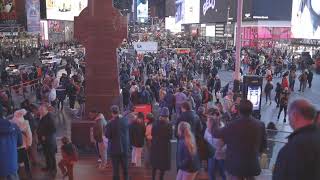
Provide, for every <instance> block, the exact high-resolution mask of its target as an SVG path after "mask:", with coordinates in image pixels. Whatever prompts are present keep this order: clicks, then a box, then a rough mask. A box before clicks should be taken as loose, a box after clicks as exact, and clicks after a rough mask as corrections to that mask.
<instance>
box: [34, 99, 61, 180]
mask: <svg viewBox="0 0 320 180" xmlns="http://www.w3.org/2000/svg"><path fill="white" fill-rule="evenodd" d="M39 114H40V122H39V126H38V130H37V134H38V138H39V142H40V144H41V145H42V147H43V153H44V156H45V161H46V167H45V168H42V170H43V171H46V172H49V173H50V175H52V176H53V177H55V176H56V173H57V164H56V153H57V142H56V130H57V129H56V125H55V123H54V119H53V115H52V114H51V113H50V112H49V105H48V104H42V105H41V106H40V107H39Z"/></svg>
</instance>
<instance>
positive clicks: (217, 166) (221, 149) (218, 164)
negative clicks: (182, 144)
mask: <svg viewBox="0 0 320 180" xmlns="http://www.w3.org/2000/svg"><path fill="white" fill-rule="evenodd" d="M223 127H224V124H223V123H222V122H221V114H220V111H219V110H218V109H216V108H210V109H209V110H208V114H207V129H206V131H205V135H204V138H205V139H206V141H207V142H208V143H209V144H210V146H212V148H213V149H214V150H215V152H214V154H213V155H212V156H211V157H209V160H208V174H209V179H210V180H215V179H216V172H217V171H218V172H219V174H220V177H221V178H222V180H226V174H225V167H224V164H225V158H226V146H225V144H224V142H223V140H222V139H218V138H214V137H213V136H212V134H213V130H214V129H219V128H223Z"/></svg>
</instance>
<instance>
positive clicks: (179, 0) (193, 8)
mask: <svg viewBox="0 0 320 180" xmlns="http://www.w3.org/2000/svg"><path fill="white" fill-rule="evenodd" d="M175 18H176V23H177V24H179V23H180V24H196V23H199V22H200V0H176V14H175Z"/></svg>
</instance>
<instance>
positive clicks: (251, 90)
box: [247, 86, 262, 110]
mask: <svg viewBox="0 0 320 180" xmlns="http://www.w3.org/2000/svg"><path fill="white" fill-rule="evenodd" d="M261 93H262V91H261V86H248V92H247V99H248V100H249V101H251V103H252V104H253V110H259V109H260V100H261Z"/></svg>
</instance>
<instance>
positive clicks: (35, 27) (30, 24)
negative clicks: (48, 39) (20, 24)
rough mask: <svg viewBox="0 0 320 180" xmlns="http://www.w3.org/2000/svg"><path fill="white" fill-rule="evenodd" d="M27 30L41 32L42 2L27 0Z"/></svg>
mask: <svg viewBox="0 0 320 180" xmlns="http://www.w3.org/2000/svg"><path fill="white" fill-rule="evenodd" d="M26 12H27V30H28V32H32V33H39V32H40V0H26Z"/></svg>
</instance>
